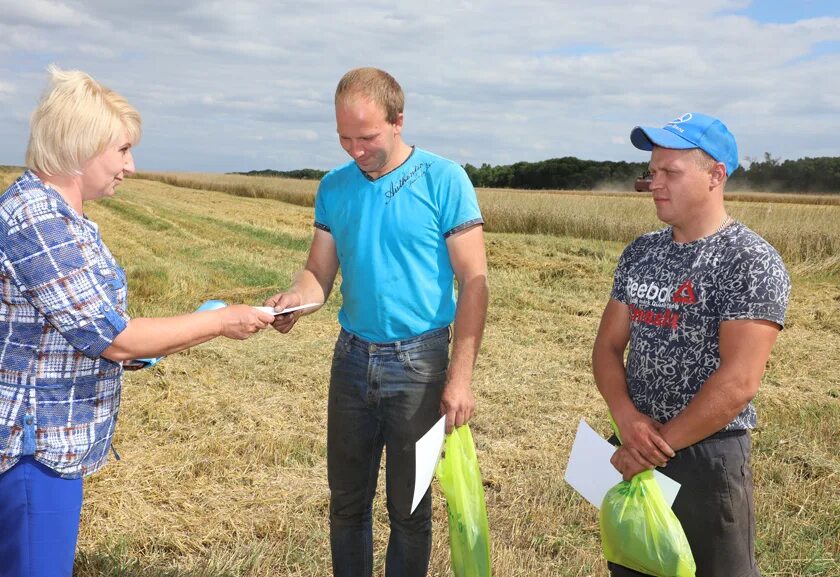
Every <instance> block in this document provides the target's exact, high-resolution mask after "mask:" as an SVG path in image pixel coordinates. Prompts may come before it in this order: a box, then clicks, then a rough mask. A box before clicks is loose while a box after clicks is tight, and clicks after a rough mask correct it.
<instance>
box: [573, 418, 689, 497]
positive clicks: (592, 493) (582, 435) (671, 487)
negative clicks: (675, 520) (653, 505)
mask: <svg viewBox="0 0 840 577" xmlns="http://www.w3.org/2000/svg"><path fill="white" fill-rule="evenodd" d="M615 451H616V447H613V446H612V445H611V444H609V443H608V442H607V441H605V440H604V439H602V438H601V436H600V435H598V433H596V432H595V431H594V430H593V429H592V427H590V426H589V424H588V423H587V422H586V421H585V420H583V419H581V420H580V423H579V424H578V429H577V435H575V442H574V443H573V444H572V452H571V453H570V454H569V464H568V465H567V467H566V475H565V477H564V478H565V479H566V482H567V483H569V485H571V486H572V488H574V489H575V491H577V492H578V493H580V494H581V495H582V496H583V498H584V499H586V500H587V501H589V502H590V503H592V504H593V505H595V507H597V508H598V509H600V508H601V503H602V502H603V501H604V495H606V493H607V491H609V490H610V489H612V488H613V487H614V486H615V485H616V484H617V483H620V482H621V480H622V479H621V473H619V472H618V470H617V469H616V468H615V467H613V466H612V463H610V457H612V454H613V453H614V452H615ZM653 476H654V478H655V479H656V482H657V483H658V484H659V488H660V489H662V495H663V496H664V497H665V502H666V503H668V506H669V507H670V506H671V505H672V504H673V503H674V499H676V498H677V492H678V491H679V490H680V484H679V483H677V482H676V481H674V480H673V479H671V478H669V477H666V476H665V475H663V474H662V473H660V472H659V471H656V470H654V472H653Z"/></svg>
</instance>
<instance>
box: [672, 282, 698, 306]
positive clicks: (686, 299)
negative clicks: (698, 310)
mask: <svg viewBox="0 0 840 577" xmlns="http://www.w3.org/2000/svg"><path fill="white" fill-rule="evenodd" d="M671 300H672V301H674V302H675V303H680V304H684V305H693V304H694V303H696V302H697V296H696V295H695V294H694V287H693V286H692V284H691V279H688V280H687V281H685V282H684V283H682V284H681V285H680V286H678V287H677V290H676V291H674V296H672V297H671Z"/></svg>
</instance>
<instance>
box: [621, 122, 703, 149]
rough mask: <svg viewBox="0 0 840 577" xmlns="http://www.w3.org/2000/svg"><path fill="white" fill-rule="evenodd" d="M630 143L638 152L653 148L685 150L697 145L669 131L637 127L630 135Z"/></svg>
mask: <svg viewBox="0 0 840 577" xmlns="http://www.w3.org/2000/svg"><path fill="white" fill-rule="evenodd" d="M630 142H632V143H633V146H635V147H636V148H638V149H639V150H653V147H654V146H659V147H661V148H675V149H677V150H685V149H688V148H697V145H696V144H694V143H693V142H691V141H688V140H686V139H685V138H683V137H682V136H679V135H677V134H674V133H673V132H671V131H670V130H664V129H662V128H650V127H641V126H637V127H636V128H634V129H633V131H632V132H631V133H630Z"/></svg>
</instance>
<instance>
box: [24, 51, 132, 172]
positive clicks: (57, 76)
mask: <svg viewBox="0 0 840 577" xmlns="http://www.w3.org/2000/svg"><path fill="white" fill-rule="evenodd" d="M47 71H48V72H49V74H50V86H49V87H48V88H47V90H46V91H45V92H44V95H43V96H42V97H41V101H40V103H39V104H38V107H37V108H36V109H35V112H33V113H32V119H31V121H30V132H29V146H28V147H27V149H26V166H27V167H29V168H31V169H32V170H35V171H38V172H43V173H44V174H47V175H50V176H57V175H61V176H71V175H76V174H81V170H82V166H84V164H85V163H86V162H87V161H89V160H90V159H92V158H93V157H95V156H97V155H98V154H100V153H102V152H104V151H105V149H106V148H107V147H108V146H109V145H111V144H114V143H116V142H117V140H119V139H120V138H122V137H123V134H124V133H125V134H126V135H127V137H128V140H129V142H130V143H131V144H137V142H139V141H140V135H141V128H140V124H141V120H140V114H139V113H138V112H137V110H135V109H134V107H133V106H131V105H130V104H129V103H128V102H127V101H126V100H125V98H123V97H122V96H120V95H119V94H117V93H116V92H114V91H113V90H111V89H109V88H106V87H105V86H102V85H101V84H99V83H98V82H96V80H94V79H93V78H91V77H90V76H89V75H87V74H85V73H84V72H81V71H79V70H61V69H60V68H58V67H57V66H55V65H50V66H49V67H48V68H47Z"/></svg>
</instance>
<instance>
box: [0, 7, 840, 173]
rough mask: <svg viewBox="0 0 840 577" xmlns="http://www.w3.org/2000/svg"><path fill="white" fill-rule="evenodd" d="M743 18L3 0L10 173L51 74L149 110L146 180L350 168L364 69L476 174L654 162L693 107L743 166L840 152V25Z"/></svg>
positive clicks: (2, 112)
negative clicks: (384, 76) (348, 143)
mask: <svg viewBox="0 0 840 577" xmlns="http://www.w3.org/2000/svg"><path fill="white" fill-rule="evenodd" d="M746 5H747V2H744V1H726V0H717V1H715V2H704V3H689V4H683V3H673V2H670V1H667V0H656V1H648V2H644V1H639V2H632V3H627V2H623V1H620V0H604V1H598V2H574V3H558V2H555V1H549V0H525V1H523V2H518V3H508V2H501V1H500V0H487V1H482V2H479V1H473V2H463V1H461V2H455V1H446V0H429V1H428V2H424V3H409V4H394V3H393V2H391V1H390V0H360V2H358V3H355V4H352V5H351V4H347V3H344V2H338V1H336V0H328V1H325V2H319V3H301V2H288V1H280V2H278V1H272V2H269V1H267V0H253V1H250V2H222V1H219V0H213V1H203V2H198V1H196V0H184V1H183V2H179V3H172V2H170V1H167V0H147V1H146V2H143V3H119V4H114V3H112V2H109V1H106V0H72V1H68V2H64V3H57V2H47V1H46V0H34V1H30V2H8V1H6V0H0V12H2V13H3V23H2V24H0V35H2V37H3V38H4V39H5V46H6V48H5V51H4V52H0V54H2V56H3V59H2V61H0V78H2V79H3V80H2V82H4V83H5V84H7V85H9V86H16V87H17V90H16V91H15V92H11V93H9V92H2V90H0V98H3V99H4V107H3V108H2V109H0V124H7V123H8V125H9V126H14V127H15V130H16V131H17V132H13V133H11V134H8V133H9V130H7V131H6V133H7V137H6V138H5V139H4V142H0V164H2V163H4V161H7V160H8V157H10V156H12V155H13V154H16V151H17V149H18V148H17V147H16V145H13V144H10V138H12V139H13V140H14V139H17V140H19V141H20V142H25V139H26V133H25V125H23V124H21V123H20V122H16V121H13V119H14V118H16V117H19V116H21V115H23V116H26V115H28V113H29V112H31V109H32V108H33V107H34V105H35V102H36V100H37V95H38V93H39V92H40V90H42V89H43V86H44V85H45V84H46V75H45V73H44V70H45V68H46V65H47V64H48V63H50V62H57V63H59V64H60V65H61V66H64V67H67V68H71V67H72V68H81V69H83V70H86V71H88V72H90V73H91V74H92V75H93V76H94V77H96V78H97V79H99V80H100V81H101V82H103V83H104V84H106V85H108V86H110V87H112V88H114V89H116V90H118V91H119V92H121V93H122V94H124V95H125V96H126V97H127V98H128V99H129V100H130V101H131V102H132V103H133V104H135V106H137V108H138V109H139V110H140V112H141V113H142V114H143V118H144V139H143V142H142V144H141V146H140V147H139V148H138V162H141V164H142V163H145V167H147V168H149V169H158V168H159V169H163V168H166V169H183V170H219V171H225V170H250V169H253V168H277V169H292V168H303V167H314V168H329V167H330V166H332V165H334V164H337V163H339V162H344V160H345V158H346V156H345V154H344V152H343V151H342V150H341V148H340V147H339V146H338V144H337V141H336V138H335V125H334V116H333V110H332V95H333V91H334V88H335V84H336V82H337V81H338V79H339V77H340V76H341V74H342V73H343V72H344V71H346V70H347V69H348V68H351V67H353V66H361V65H374V66H379V67H381V68H385V69H386V70H388V71H390V72H391V73H392V74H393V75H394V76H395V77H396V78H397V79H398V80H399V81H400V83H401V84H402V85H403V88H404V89H405V91H406V93H407V102H406V126H405V134H406V138H407V139H408V140H410V141H411V142H412V143H414V144H417V145H420V146H422V147H425V148H428V149H430V150H433V151H435V152H438V153H440V154H443V155H448V156H451V157H452V158H454V159H455V160H457V161H459V162H461V163H466V162H470V163H472V164H475V165H480V164H481V163H483V162H488V163H491V164H500V163H512V162H516V161H519V160H541V159H545V158H550V157H555V156H566V155H573V156H578V157H581V158H595V159H612V160H621V159H624V160H644V159H645V155H644V153H642V152H639V151H636V150H635V149H633V148H632V146H631V145H630V144H629V143H628V135H629V132H630V129H631V128H632V127H633V126H635V125H637V124H646V125H657V124H664V123H665V122H667V121H668V120H669V119H670V118H672V117H673V116H674V115H676V114H681V113H682V112H685V111H688V110H697V111H703V112H707V113H712V114H717V115H719V116H720V117H721V118H723V119H724V120H725V121H726V122H727V124H728V125H729V126H730V128H732V130H733V131H734V132H735V134H736V136H737V137H738V140H739V145H740V148H741V155H742V156H760V155H762V154H763V152H764V151H765V150H768V151H770V152H771V153H773V154H774V155H775V156H782V157H785V158H797V157H800V156H815V155H818V154H821V155H840V146H838V145H837V144H836V138H835V137H834V135H835V134H837V133H838V132H840V96H838V95H840V80H838V79H837V75H836V72H835V71H836V70H837V69H838V65H840V60H838V59H840V55H838V54H837V53H834V54H830V53H829V54H823V55H816V56H815V53H814V48H815V46H816V45H817V43H820V42H837V41H840V18H828V17H824V18H815V19H810V20H803V21H800V22H796V23H791V24H761V23H759V22H756V21H753V20H750V19H748V18H746V17H744V16H739V15H736V14H734V13H735V12H737V10H739V9H741V8H743V7H744V6H746ZM7 8H8V9H7ZM0 50H4V49H3V48H0ZM21 127H23V128H21Z"/></svg>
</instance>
